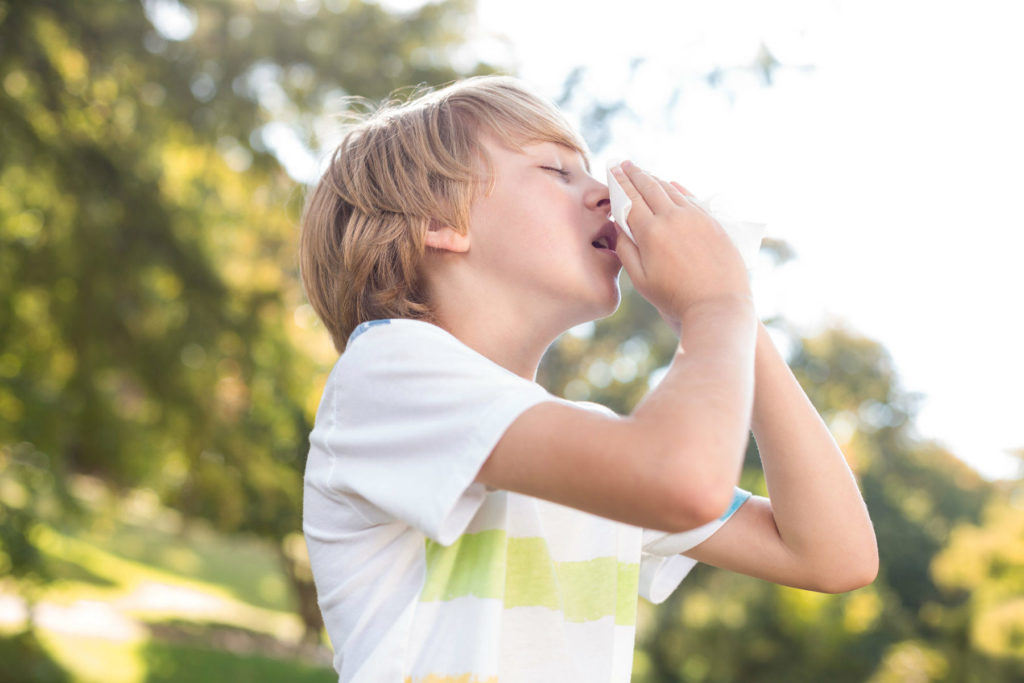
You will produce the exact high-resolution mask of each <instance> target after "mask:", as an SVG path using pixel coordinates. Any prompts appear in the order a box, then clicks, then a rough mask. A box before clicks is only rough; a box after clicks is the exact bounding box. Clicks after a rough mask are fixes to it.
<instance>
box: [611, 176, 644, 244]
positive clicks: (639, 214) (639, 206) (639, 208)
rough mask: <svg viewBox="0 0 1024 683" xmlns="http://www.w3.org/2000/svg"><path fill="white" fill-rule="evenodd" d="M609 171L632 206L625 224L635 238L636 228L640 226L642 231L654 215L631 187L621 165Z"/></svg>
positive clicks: (624, 237) (631, 183)
mask: <svg viewBox="0 0 1024 683" xmlns="http://www.w3.org/2000/svg"><path fill="white" fill-rule="evenodd" d="M611 171H612V177H613V178H614V179H615V181H616V182H618V183H619V186H620V187H621V188H622V191H623V192H625V193H626V196H627V197H628V198H629V201H630V203H631V204H632V206H631V208H630V210H629V214H628V215H627V216H626V222H627V223H628V224H629V229H630V232H632V233H633V235H634V236H635V235H636V228H637V226H638V225H639V226H641V231H642V230H643V228H644V226H646V225H647V223H648V222H649V221H650V220H651V218H653V216H654V214H653V213H651V208H650V207H649V206H647V202H645V201H644V198H643V197H642V196H641V195H640V191H639V190H637V189H636V187H635V186H634V185H633V181H632V180H630V178H629V176H628V175H626V172H625V171H624V170H623V168H622V164H617V165H615V166H612V169H611ZM621 237H622V238H623V239H625V240H628V239H629V238H628V237H626V236H625V235H621Z"/></svg>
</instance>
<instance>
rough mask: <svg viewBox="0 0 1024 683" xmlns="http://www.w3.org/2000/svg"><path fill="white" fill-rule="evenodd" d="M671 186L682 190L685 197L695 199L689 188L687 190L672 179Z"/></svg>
mask: <svg viewBox="0 0 1024 683" xmlns="http://www.w3.org/2000/svg"><path fill="white" fill-rule="evenodd" d="M672 187H674V188H676V189H677V190H679V191H680V192H682V193H683V194H684V195H686V196H687V197H692V198H694V199H696V197H694V194H693V193H692V192H690V191H689V190H687V189H686V188H685V187H683V186H682V185H680V184H679V183H677V182H676V181H674V180H673V181H672Z"/></svg>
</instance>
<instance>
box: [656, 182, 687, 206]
mask: <svg viewBox="0 0 1024 683" xmlns="http://www.w3.org/2000/svg"><path fill="white" fill-rule="evenodd" d="M654 178H655V179H656V180H657V181H658V182H659V183H661V187H662V189H663V190H665V194H667V195H668V197H669V199H671V200H672V201H673V202H675V203H676V206H690V205H691V204H690V202H689V201H687V197H686V195H685V194H683V193H682V192H680V191H679V190H678V189H677V188H676V187H675V185H673V184H671V183H669V182H668V181H667V180H662V179H661V178H659V177H658V176H654Z"/></svg>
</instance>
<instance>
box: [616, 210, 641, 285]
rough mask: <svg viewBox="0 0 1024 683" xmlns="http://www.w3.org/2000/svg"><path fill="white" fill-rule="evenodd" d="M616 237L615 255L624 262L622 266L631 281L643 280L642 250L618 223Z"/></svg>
mask: <svg viewBox="0 0 1024 683" xmlns="http://www.w3.org/2000/svg"><path fill="white" fill-rule="evenodd" d="M615 230H616V233H617V234H616V236H615V253H616V254H617V255H618V257H619V260H620V261H622V265H623V266H624V267H625V268H626V272H627V273H629V277H630V279H631V280H636V279H642V278H643V274H644V267H643V264H642V263H641V262H640V250H639V249H638V248H637V246H636V245H635V244H633V240H631V239H629V237H627V236H626V233H625V232H623V230H622V228H620V227H619V225H618V223H616V224H615Z"/></svg>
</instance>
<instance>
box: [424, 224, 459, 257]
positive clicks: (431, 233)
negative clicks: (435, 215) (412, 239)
mask: <svg viewBox="0 0 1024 683" xmlns="http://www.w3.org/2000/svg"><path fill="white" fill-rule="evenodd" d="M425 241H426V244H427V246H428V247H431V248H433V249H441V250H443V251H451V252H455V253H460V254H461V253H465V252H467V251H469V235H468V234H467V235H463V234H461V233H458V232H456V231H455V230H454V229H453V228H451V227H449V226H447V225H442V224H441V223H440V222H438V221H436V220H432V221H430V226H429V227H428V228H427V235H426V240H425Z"/></svg>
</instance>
